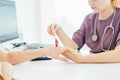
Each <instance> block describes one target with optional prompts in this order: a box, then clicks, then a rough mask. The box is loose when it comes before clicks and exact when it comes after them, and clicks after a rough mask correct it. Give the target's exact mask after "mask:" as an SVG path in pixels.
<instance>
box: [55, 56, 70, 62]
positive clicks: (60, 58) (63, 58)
mask: <svg viewBox="0 0 120 80" xmlns="http://www.w3.org/2000/svg"><path fill="white" fill-rule="evenodd" d="M56 59H58V60H62V61H64V62H68V59H67V58H65V57H62V56H58V57H56Z"/></svg>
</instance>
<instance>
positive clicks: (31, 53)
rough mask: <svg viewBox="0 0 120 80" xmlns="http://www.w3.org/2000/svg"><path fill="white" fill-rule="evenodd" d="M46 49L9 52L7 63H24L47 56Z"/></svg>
mask: <svg viewBox="0 0 120 80" xmlns="http://www.w3.org/2000/svg"><path fill="white" fill-rule="evenodd" d="M45 51H46V49H41V51H40V49H36V50H28V51H22V52H21V51H17V52H8V55H7V61H8V62H9V63H11V64H18V63H22V62H25V61H28V60H31V59H34V58H36V57H39V56H43V55H44V54H45Z"/></svg>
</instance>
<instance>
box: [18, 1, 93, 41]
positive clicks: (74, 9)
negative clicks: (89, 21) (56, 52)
mask: <svg viewBox="0 0 120 80" xmlns="http://www.w3.org/2000/svg"><path fill="white" fill-rule="evenodd" d="M16 9H17V16H18V24H19V27H21V28H22V29H23V34H24V36H23V38H24V41H27V42H41V43H51V42H54V38H53V37H51V36H50V35H49V34H48V33H47V27H48V25H50V24H51V23H58V24H60V25H62V27H63V29H64V31H65V32H66V33H67V34H68V36H70V37H72V34H73V32H74V31H75V30H76V29H78V28H79V27H80V25H81V23H82V21H83V19H84V17H85V15H87V14H88V13H90V12H91V9H90V7H89V5H88V0H82V1H81V0H16ZM68 29H69V30H68Z"/></svg>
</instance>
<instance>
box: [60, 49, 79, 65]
mask: <svg viewBox="0 0 120 80" xmlns="http://www.w3.org/2000/svg"><path fill="white" fill-rule="evenodd" d="M62 55H63V56H65V57H66V58H68V59H70V60H72V61H75V62H77V63H79V62H80V55H79V54H78V52H77V51H75V50H74V49H72V48H68V50H67V51H66V52H64V53H63V54H62Z"/></svg>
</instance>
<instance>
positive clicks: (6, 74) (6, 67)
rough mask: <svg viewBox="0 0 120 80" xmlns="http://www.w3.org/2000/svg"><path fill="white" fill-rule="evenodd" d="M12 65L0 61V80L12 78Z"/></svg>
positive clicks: (10, 79)
mask: <svg viewBox="0 0 120 80" xmlns="http://www.w3.org/2000/svg"><path fill="white" fill-rule="evenodd" d="M12 69H13V67H12V65H11V64H9V63H7V62H2V63H1V70H2V77H3V79H2V78H1V80H12Z"/></svg>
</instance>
